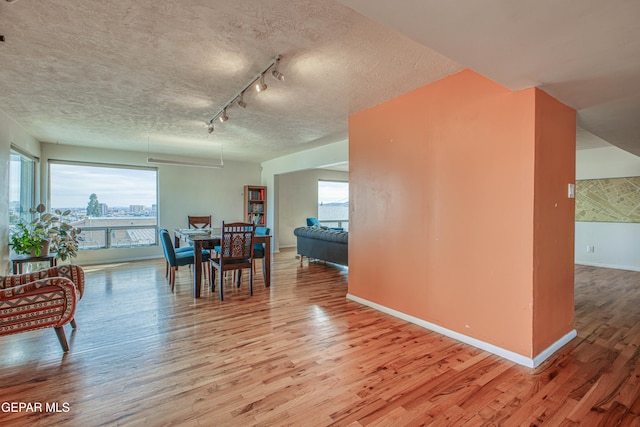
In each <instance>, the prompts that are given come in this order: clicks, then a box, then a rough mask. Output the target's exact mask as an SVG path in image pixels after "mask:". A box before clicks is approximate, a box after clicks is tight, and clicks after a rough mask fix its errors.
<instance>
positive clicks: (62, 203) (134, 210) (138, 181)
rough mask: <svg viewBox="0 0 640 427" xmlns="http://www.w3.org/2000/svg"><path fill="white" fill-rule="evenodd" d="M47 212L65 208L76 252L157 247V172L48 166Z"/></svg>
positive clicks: (96, 166)
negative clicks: (75, 232) (76, 232)
mask: <svg viewBox="0 0 640 427" xmlns="http://www.w3.org/2000/svg"><path fill="white" fill-rule="evenodd" d="M49 183H50V196H51V197H50V199H51V209H52V210H54V209H60V210H63V211H64V210H67V209H68V210H71V215H70V218H71V219H72V221H71V223H72V225H74V226H75V227H80V228H81V229H82V233H81V235H80V249H107V248H123V247H126V248H131V247H141V246H151V245H156V244H157V238H156V236H157V232H156V227H157V224H158V220H157V219H158V212H157V206H158V194H157V187H158V186H157V170H156V169H150V168H131V167H127V168H125V167H121V166H115V165H114V166H111V165H95V164H86V163H65V162H58V161H51V162H50V163H49Z"/></svg>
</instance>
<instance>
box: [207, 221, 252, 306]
mask: <svg viewBox="0 0 640 427" xmlns="http://www.w3.org/2000/svg"><path fill="white" fill-rule="evenodd" d="M254 234H255V225H253V224H251V223H245V222H233V223H229V224H225V223H224V221H223V222H222V228H221V234H220V247H219V250H218V251H217V252H218V254H219V256H218V258H212V259H211V274H210V275H209V278H210V281H211V291H215V289H216V276H218V275H219V278H220V301H223V300H224V291H223V288H224V272H225V271H232V270H233V271H236V270H237V272H238V274H237V278H236V286H237V287H238V288H239V287H240V282H241V281H242V270H243V269H249V295H253V236H254ZM216 270H217V274H216Z"/></svg>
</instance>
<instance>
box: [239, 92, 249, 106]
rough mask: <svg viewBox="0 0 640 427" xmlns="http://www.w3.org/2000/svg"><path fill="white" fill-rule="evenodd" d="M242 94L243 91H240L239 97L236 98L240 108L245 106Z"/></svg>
mask: <svg viewBox="0 0 640 427" xmlns="http://www.w3.org/2000/svg"><path fill="white" fill-rule="evenodd" d="M243 95H244V94H243V93H241V94H240V97H239V98H238V107H240V108H247V103H246V102H244V99H243V98H244V96H243Z"/></svg>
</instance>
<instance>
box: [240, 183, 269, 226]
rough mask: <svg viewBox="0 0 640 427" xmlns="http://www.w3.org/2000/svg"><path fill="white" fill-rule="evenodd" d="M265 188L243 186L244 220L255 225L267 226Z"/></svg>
mask: <svg viewBox="0 0 640 427" xmlns="http://www.w3.org/2000/svg"><path fill="white" fill-rule="evenodd" d="M266 211H267V187H263V186H260V185H245V186H244V219H245V221H247V222H250V223H252V224H255V225H260V226H264V227H266V226H267V212H266Z"/></svg>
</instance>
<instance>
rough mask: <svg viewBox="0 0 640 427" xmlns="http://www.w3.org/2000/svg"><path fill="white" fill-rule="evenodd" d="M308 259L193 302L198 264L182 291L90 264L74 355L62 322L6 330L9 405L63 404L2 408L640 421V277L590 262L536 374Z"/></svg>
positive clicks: (77, 421)
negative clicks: (350, 291)
mask: <svg viewBox="0 0 640 427" xmlns="http://www.w3.org/2000/svg"><path fill="white" fill-rule="evenodd" d="M294 255H295V254H294V252H293V251H291V250H288V251H284V252H283V253H281V254H277V255H276V256H275V260H274V264H273V270H272V271H273V280H272V287H271V289H265V288H263V283H262V279H261V275H260V274H258V275H257V279H256V281H255V283H254V287H255V289H254V296H253V297H249V296H248V290H247V284H246V281H245V282H244V283H243V286H242V288H241V289H240V290H236V289H234V288H233V286H232V285H231V284H230V283H227V285H226V287H225V291H226V292H225V298H226V299H225V301H224V302H220V301H219V300H218V298H217V294H213V295H212V294H211V293H210V292H209V291H208V290H207V291H205V292H204V293H203V297H202V298H201V299H199V300H194V299H193V298H192V289H191V286H190V284H191V274H190V273H191V272H190V271H189V270H188V269H187V268H181V269H180V270H179V272H178V275H177V283H176V292H175V293H173V294H172V293H171V291H170V287H169V283H168V281H167V280H166V279H165V278H164V261H161V260H158V261H145V262H133V263H123V264H114V265H108V266H91V267H87V268H86V272H87V293H86V295H85V298H84V299H83V300H82V301H81V302H80V306H79V309H78V312H77V315H76V319H77V322H78V329H77V331H76V332H74V333H73V334H72V333H71V332H70V327H69V326H67V328H66V330H67V335H68V337H69V344H70V347H71V351H70V352H69V353H68V354H66V355H63V353H62V351H61V349H60V347H59V344H58V341H57V339H56V336H55V333H54V331H53V330H51V329H47V330H40V331H34V332H30V333H23V334H18V335H13V336H9V337H2V338H0V366H1V371H0V387H1V390H0V402H24V403H31V404H37V403H41V404H42V405H43V410H44V409H46V406H45V405H46V404H47V403H49V404H51V403H58V404H59V410H60V412H57V413H56V412H39V411H38V412H35V413H34V412H19V413H15V412H14V413H12V412H7V411H6V409H9V408H8V407H7V406H6V404H4V403H3V405H5V406H4V407H3V412H0V423H1V425H3V426H11V425H16V426H27V425H28V426H51V425H62V426H103V425H104V426H111V425H149V426H164V425H166V426H174V425H185V426H190V425H194V426H195V425H202V426H249V425H261V426H284V425H292V426H325V425H340V426H349V425H350V426H389V425H400V426H411V425H434V426H484V425H486V426H494V425H504V426H538V425H544V426H572V425H586V426H592V425H593V426H595V425H601V426H614V425H621V426H640V415H639V414H640V273H638V272H628V271H619V270H608V269H602V268H592V267H580V266H578V267H576V322H575V323H576V329H577V330H578V337H577V338H576V339H574V340H573V341H572V342H571V343H569V344H568V345H567V346H565V347H564V348H563V349H562V350H561V351H559V352H558V353H557V354H556V355H554V356H553V357H552V358H551V359H550V360H548V361H547V362H545V363H544V364H543V366H541V367H539V368H538V369H535V370H533V369H528V368H525V367H522V366H518V365H515V364H514V363H512V362H509V361H506V360H503V359H501V358H499V357H497V356H494V355H492V354H489V353H486V352H484V351H481V350H478V349H476V348H473V347H471V346H468V345H465V344H462V343H459V342H457V341H454V340H452V339H449V338H446V337H443V336H441V335H438V334H436V333H433V332H430V331H427V330H424V329H422V328H420V327H418V326H416V325H413V324H409V323H406V322H404V321H401V320H399V319H396V318H393V317H390V316H388V315H385V314H383V313H379V312H376V311H374V310H372V309H370V308H367V307H364V306H361V305H359V304H357V303H355V302H352V301H349V300H347V299H346V298H345V295H346V293H347V273H346V272H345V271H343V270H340V269H337V268H334V267H331V266H326V265H324V264H322V263H318V264H315V263H311V264H307V261H305V262H304V265H303V266H300V265H299V261H298V260H296V259H295V257H294ZM400 279H401V278H400V276H398V280H400ZM402 280H406V278H403V279H402ZM409 280H410V279H409ZM33 409H37V408H33ZM65 410H67V411H66V412H65Z"/></svg>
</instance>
